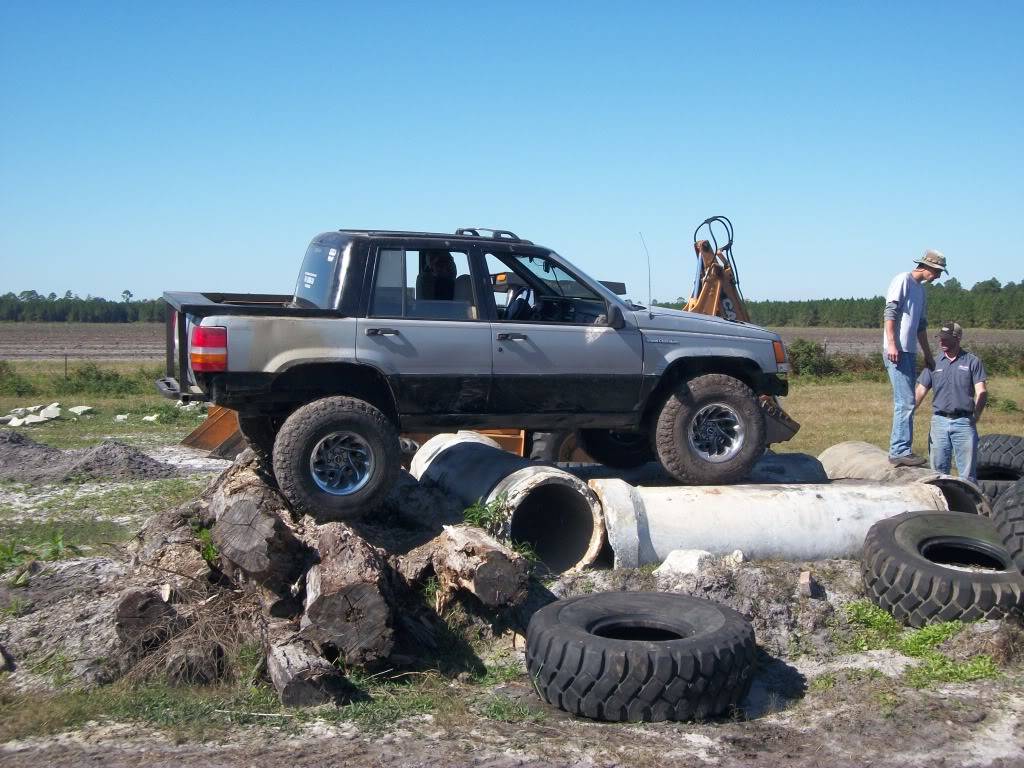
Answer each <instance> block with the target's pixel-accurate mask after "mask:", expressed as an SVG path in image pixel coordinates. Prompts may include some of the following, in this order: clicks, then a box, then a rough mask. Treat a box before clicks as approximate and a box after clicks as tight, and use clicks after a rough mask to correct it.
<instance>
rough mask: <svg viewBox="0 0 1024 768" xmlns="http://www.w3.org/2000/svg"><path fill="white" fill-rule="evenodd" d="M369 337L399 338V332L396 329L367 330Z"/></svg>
mask: <svg viewBox="0 0 1024 768" xmlns="http://www.w3.org/2000/svg"><path fill="white" fill-rule="evenodd" d="M366 335H367V336H397V335H398V331H397V330H395V329H394V328H367V329H366Z"/></svg>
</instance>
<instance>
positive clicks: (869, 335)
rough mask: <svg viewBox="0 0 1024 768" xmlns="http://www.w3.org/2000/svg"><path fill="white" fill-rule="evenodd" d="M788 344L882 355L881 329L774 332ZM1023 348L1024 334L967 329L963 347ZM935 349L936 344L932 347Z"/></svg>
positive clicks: (776, 330)
mask: <svg viewBox="0 0 1024 768" xmlns="http://www.w3.org/2000/svg"><path fill="white" fill-rule="evenodd" d="M771 330H773V331H775V332H776V333H778V334H779V335H780V336H781V337H782V340H783V341H784V342H785V343H786V344H792V343H793V342H794V341H795V340H796V339H807V340H808V341H814V342H817V343H818V344H821V345H822V346H824V347H825V350H826V351H827V352H829V353H842V354H846V355H873V354H881V349H882V329H881V328H877V329H876V328H821V327H816V328H794V327H787V326H783V327H781V328H772V329H771ZM997 344H999V345H1001V344H1012V345H1014V346H1021V345H1024V330H1002V329H993V328H965V329H964V347H966V348H967V349H975V348H977V347H990V346H993V345H997ZM933 346H934V344H933Z"/></svg>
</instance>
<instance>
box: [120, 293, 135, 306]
mask: <svg viewBox="0 0 1024 768" xmlns="http://www.w3.org/2000/svg"><path fill="white" fill-rule="evenodd" d="M132 295H133V294H132V292H131V291H121V298H122V299H123V300H124V303H125V304H127V303H128V302H129V301H131V300H132Z"/></svg>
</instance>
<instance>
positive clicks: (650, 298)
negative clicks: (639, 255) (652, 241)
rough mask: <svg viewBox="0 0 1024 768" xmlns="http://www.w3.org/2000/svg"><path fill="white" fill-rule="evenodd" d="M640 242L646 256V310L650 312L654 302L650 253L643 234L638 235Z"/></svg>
mask: <svg viewBox="0 0 1024 768" xmlns="http://www.w3.org/2000/svg"><path fill="white" fill-rule="evenodd" d="M640 242H641V243H642V244H643V246H644V253H646V254H647V310H648V311H650V308H651V303H652V302H653V301H654V299H653V293H652V291H651V252H650V251H648V250H647V241H646V240H644V233H643V232H641V233H640Z"/></svg>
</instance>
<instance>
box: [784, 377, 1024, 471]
mask: <svg viewBox="0 0 1024 768" xmlns="http://www.w3.org/2000/svg"><path fill="white" fill-rule="evenodd" d="M988 389H989V393H990V394H991V395H995V396H996V397H997V398H999V399H1001V400H1012V401H1014V402H1015V403H1016V404H1017V406H1018V407H1019V408H1020V410H1018V411H1012V412H1011V411H1004V410H1000V409H998V408H991V407H990V408H988V409H987V410H986V411H985V414H984V416H983V417H982V420H981V423H980V424H979V425H978V431H979V432H980V433H981V434H983V435H984V434H989V433H1002V434H1010V435H1024V378H1020V377H1015V378H1006V377H1003V378H997V377H993V378H992V379H991V380H990V381H989V383H988ZM782 405H783V407H784V408H785V409H786V411H787V412H788V413H789V414H790V415H791V416H792V417H793V418H794V419H796V420H797V421H799V422H800V424H801V425H802V426H801V429H800V432H798V433H797V435H796V437H795V438H793V439H792V440H790V441H789V442H788V443H783V444H782V445H780V446H778V447H777V450H780V451H786V452H790V451H801V452H804V453H809V454H811V455H813V456H817V455H818V454H820V453H821V452H822V451H824V450H825V449H826V448H828V447H829V446H832V445H835V444H836V443H841V442H844V441H846V440H864V441H866V442H869V443H873V444H875V445H877V446H879V447H883V448H888V446H889V430H890V429H891V427H892V388H891V387H890V385H889V382H887V381H886V382H874V381H855V382H846V383H840V382H821V381H815V382H806V383H805V382H803V381H800V380H799V379H794V380H791V387H790V395H789V397H787V398H785V399H784V400H783V403H782ZM930 419H931V396H930V395H929V397H928V399H927V400H926V401H925V402H924V403H923V404H922V406H921V408H920V409H918V412H917V414H916V416H915V418H914V451H915V452H916V453H918V454H919V455H921V456H927V455H928V427H929V422H930Z"/></svg>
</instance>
